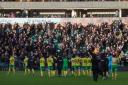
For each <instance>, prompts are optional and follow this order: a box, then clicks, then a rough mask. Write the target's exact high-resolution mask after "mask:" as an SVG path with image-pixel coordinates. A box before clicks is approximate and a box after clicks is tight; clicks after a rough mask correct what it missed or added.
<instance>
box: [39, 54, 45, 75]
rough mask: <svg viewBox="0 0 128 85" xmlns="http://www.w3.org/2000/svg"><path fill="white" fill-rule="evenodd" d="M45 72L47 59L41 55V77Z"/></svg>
mask: <svg viewBox="0 0 128 85" xmlns="http://www.w3.org/2000/svg"><path fill="white" fill-rule="evenodd" d="M44 71H45V59H44V57H43V56H42V55H41V58H40V75H41V77H43V74H44Z"/></svg>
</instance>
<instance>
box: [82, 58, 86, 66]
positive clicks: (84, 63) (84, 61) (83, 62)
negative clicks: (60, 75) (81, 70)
mask: <svg viewBox="0 0 128 85" xmlns="http://www.w3.org/2000/svg"><path fill="white" fill-rule="evenodd" d="M81 63H82V66H87V57H84V58H81Z"/></svg>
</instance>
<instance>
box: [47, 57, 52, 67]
mask: <svg viewBox="0 0 128 85" xmlns="http://www.w3.org/2000/svg"><path fill="white" fill-rule="evenodd" d="M52 64H53V58H52V57H48V58H47V65H48V66H52Z"/></svg>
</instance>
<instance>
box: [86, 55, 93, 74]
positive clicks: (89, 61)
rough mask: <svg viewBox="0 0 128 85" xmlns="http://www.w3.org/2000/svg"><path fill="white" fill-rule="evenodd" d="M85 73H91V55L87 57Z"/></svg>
mask: <svg viewBox="0 0 128 85" xmlns="http://www.w3.org/2000/svg"><path fill="white" fill-rule="evenodd" d="M87 75H90V76H91V75H92V62H91V57H87Z"/></svg>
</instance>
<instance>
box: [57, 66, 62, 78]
mask: <svg viewBox="0 0 128 85" xmlns="http://www.w3.org/2000/svg"><path fill="white" fill-rule="evenodd" d="M57 70H58V76H61V74H62V67H61V66H58V67H57Z"/></svg>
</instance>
